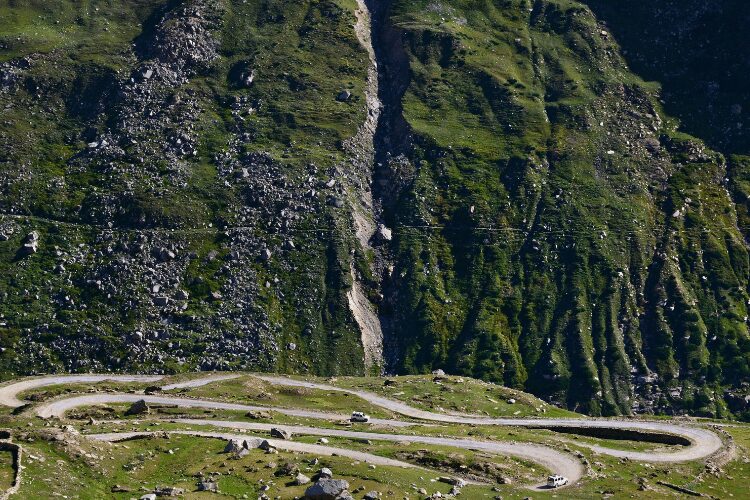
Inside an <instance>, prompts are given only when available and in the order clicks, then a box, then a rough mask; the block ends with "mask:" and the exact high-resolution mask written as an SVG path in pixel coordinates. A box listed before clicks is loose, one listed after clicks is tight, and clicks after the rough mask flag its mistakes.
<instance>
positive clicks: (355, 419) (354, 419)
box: [349, 411, 370, 422]
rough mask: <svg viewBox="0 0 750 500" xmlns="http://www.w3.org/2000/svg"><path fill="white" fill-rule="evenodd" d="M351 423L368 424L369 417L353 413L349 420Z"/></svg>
mask: <svg viewBox="0 0 750 500" xmlns="http://www.w3.org/2000/svg"><path fill="white" fill-rule="evenodd" d="M349 421H351V422H369V421H370V415H366V414H365V413H363V412H361V411H353V412H352V417H351V418H350V419H349Z"/></svg>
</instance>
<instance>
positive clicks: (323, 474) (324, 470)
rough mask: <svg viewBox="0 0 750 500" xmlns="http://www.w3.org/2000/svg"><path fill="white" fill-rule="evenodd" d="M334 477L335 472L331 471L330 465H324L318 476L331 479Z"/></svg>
mask: <svg viewBox="0 0 750 500" xmlns="http://www.w3.org/2000/svg"><path fill="white" fill-rule="evenodd" d="M332 477H333V472H331V469H329V468H328V467H323V468H322V469H320V472H319V473H318V478H320V479H331V478H332Z"/></svg>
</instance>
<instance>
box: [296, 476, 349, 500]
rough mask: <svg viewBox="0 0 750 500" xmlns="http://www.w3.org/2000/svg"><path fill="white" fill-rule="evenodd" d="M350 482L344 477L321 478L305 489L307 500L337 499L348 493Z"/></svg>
mask: <svg viewBox="0 0 750 500" xmlns="http://www.w3.org/2000/svg"><path fill="white" fill-rule="evenodd" d="M348 489H349V483H348V482H347V481H344V480H343V479H321V480H319V481H318V482H317V483H315V484H313V485H312V486H310V487H309V488H307V491H305V499H306V500H336V499H337V498H340V497H342V496H343V495H344V494H345V493H346V494H348V492H347V490H348Z"/></svg>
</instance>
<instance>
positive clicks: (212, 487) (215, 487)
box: [198, 479, 219, 493]
mask: <svg viewBox="0 0 750 500" xmlns="http://www.w3.org/2000/svg"><path fill="white" fill-rule="evenodd" d="M198 491H211V492H213V493H218V491H219V483H217V482H216V481H215V480H213V479H202V480H201V481H200V482H198Z"/></svg>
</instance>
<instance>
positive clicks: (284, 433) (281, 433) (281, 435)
mask: <svg viewBox="0 0 750 500" xmlns="http://www.w3.org/2000/svg"><path fill="white" fill-rule="evenodd" d="M271 437H275V438H277V439H292V433H291V432H289V431H288V430H286V429H279V428H277V427H274V428H273V429H271Z"/></svg>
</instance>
